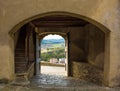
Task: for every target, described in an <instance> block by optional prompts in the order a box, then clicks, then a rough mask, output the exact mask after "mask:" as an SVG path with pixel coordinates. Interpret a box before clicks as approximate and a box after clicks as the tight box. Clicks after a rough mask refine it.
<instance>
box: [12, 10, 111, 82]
mask: <svg viewBox="0 0 120 91" xmlns="http://www.w3.org/2000/svg"><path fill="white" fill-rule="evenodd" d="M51 15H53V16H54V15H60V16H62V15H65V16H68V17H69V16H71V17H75V18H77V19H82V20H83V21H86V22H87V23H90V24H91V25H92V26H94V27H91V29H96V30H99V31H101V32H102V33H104V34H105V36H104V42H105V44H104V48H105V53H104V54H105V55H104V67H103V70H104V71H103V72H104V73H103V74H104V81H103V83H106V81H107V79H106V78H107V76H108V74H107V70H108V69H107V68H108V66H109V64H108V62H109V31H108V29H107V28H105V27H104V26H102V25H101V24H99V23H97V22H95V21H93V20H91V19H89V18H86V17H83V16H79V15H76V14H71V13H65V12H64V13H61V12H53V13H47V14H42V15H40V16H39V18H41V19H42V17H47V16H48V17H49V16H51ZM35 19H38V17H34V18H32V19H31V18H30V21H29V20H27V21H25V22H22V23H21V24H20V25H18V26H16V27H15V28H19V27H21V25H24V23H26V22H29V24H30V25H31V26H32V27H34V29H35V28H36V26H34V24H33V23H32V24H31V20H35ZM90 21H92V22H90ZM91 25H90V26H91ZM78 26H79V25H78ZM83 26H84V24H83ZM96 26H97V27H96ZM88 28H89V26H88ZM86 29H87V27H86V28H85V29H84V30H86ZM78 30H79V29H78ZM16 31H17V30H16V29H15V30H14V29H13V31H11V32H10V34H11V33H14V32H16ZM35 31H36V30H35ZM60 31H62V30H60ZM68 31H69V30H67V32H68ZM43 32H44V31H43ZM48 32H50V31H48ZM68 33H69V32H68ZM98 34H99V33H98ZM78 36H79V35H78ZM81 52H83V51H81ZM75 61H76V59H75ZM71 65H72V63H71V64H70V65H69V66H70V67H71ZM73 65H74V63H73ZM73 71H74V69H73ZM73 71H72V72H71V73H70V75H73V73H74V72H73Z"/></svg>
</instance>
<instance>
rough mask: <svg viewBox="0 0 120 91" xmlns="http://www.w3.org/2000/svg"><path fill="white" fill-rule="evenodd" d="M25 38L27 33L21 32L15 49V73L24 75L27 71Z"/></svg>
mask: <svg viewBox="0 0 120 91" xmlns="http://www.w3.org/2000/svg"><path fill="white" fill-rule="evenodd" d="M25 38H26V33H25V31H24V30H21V31H20V34H19V38H18V41H17V44H16V49H15V73H24V72H25V71H26V64H27V61H26V58H25Z"/></svg>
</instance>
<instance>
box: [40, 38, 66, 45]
mask: <svg viewBox="0 0 120 91" xmlns="http://www.w3.org/2000/svg"><path fill="white" fill-rule="evenodd" d="M60 43H65V41H64V39H47V40H46V39H44V40H42V42H41V44H60Z"/></svg>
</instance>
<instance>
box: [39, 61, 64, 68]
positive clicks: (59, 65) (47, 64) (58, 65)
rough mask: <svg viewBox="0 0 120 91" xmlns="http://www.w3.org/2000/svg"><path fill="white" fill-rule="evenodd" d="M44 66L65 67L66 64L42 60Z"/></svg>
mask: <svg viewBox="0 0 120 91" xmlns="http://www.w3.org/2000/svg"><path fill="white" fill-rule="evenodd" d="M40 65H42V66H57V67H65V64H58V63H50V62H40Z"/></svg>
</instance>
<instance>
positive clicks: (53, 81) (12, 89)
mask: <svg viewBox="0 0 120 91" xmlns="http://www.w3.org/2000/svg"><path fill="white" fill-rule="evenodd" d="M48 68H49V67H48ZM43 69H44V70H45V69H46V68H43ZM49 69H53V70H52V72H53V73H51V72H50V71H49V70H48V71H47V70H46V71H47V72H45V71H44V72H43V73H42V74H41V75H39V76H35V77H33V78H32V79H31V81H30V83H29V84H27V85H22V84H21V85H19V86H18V85H13V84H7V85H2V84H1V85H0V91H120V88H108V87H104V86H100V85H96V84H94V83H91V82H87V81H84V80H80V79H75V78H71V77H65V76H64V72H63V75H61V74H60V73H59V72H60V71H57V72H55V74H54V71H55V70H56V69H59V70H60V69H63V68H49ZM54 69H55V70H54ZM48 73H49V74H48ZM56 73H59V74H60V75H59V74H56Z"/></svg>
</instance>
